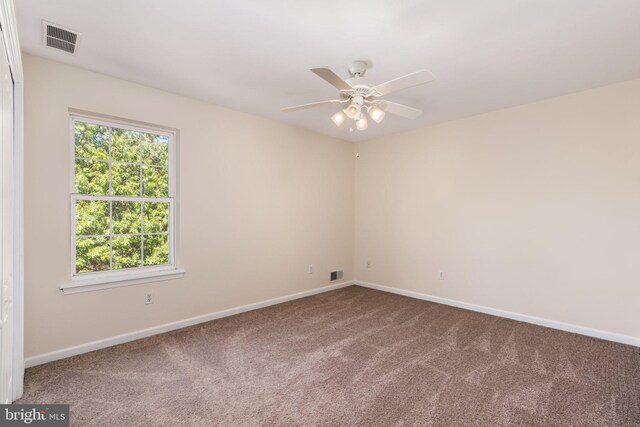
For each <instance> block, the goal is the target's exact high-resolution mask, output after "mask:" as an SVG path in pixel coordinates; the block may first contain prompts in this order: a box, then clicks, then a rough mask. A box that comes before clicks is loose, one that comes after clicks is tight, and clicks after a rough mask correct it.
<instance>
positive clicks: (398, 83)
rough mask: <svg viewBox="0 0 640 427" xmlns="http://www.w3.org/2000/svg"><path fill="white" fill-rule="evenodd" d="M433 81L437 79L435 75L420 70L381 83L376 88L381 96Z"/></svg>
mask: <svg viewBox="0 0 640 427" xmlns="http://www.w3.org/2000/svg"><path fill="white" fill-rule="evenodd" d="M433 80H435V77H434V75H433V74H431V72H430V71H427V70H420V71H416V72H415V73H411V74H407V75H406V76H402V77H398V78H397V79H393V80H389V81H388V82H384V83H381V84H379V85H377V86H376V87H375V88H376V90H377V91H378V92H380V95H388V94H390V93H392V92H396V91H398V90H402V89H407V88H409V87H413V86H418V85H422V84H425V83H429V82H431V81H433Z"/></svg>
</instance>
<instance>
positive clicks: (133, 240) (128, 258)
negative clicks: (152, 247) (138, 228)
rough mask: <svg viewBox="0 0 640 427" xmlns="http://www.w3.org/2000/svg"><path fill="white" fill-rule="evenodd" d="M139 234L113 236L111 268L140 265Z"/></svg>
mask: <svg viewBox="0 0 640 427" xmlns="http://www.w3.org/2000/svg"><path fill="white" fill-rule="evenodd" d="M140 250H141V238H140V236H114V237H113V269H114V270H118V269H121V268H132V267H140V266H141V265H142V262H141V261H140Z"/></svg>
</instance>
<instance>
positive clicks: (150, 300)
mask: <svg viewBox="0 0 640 427" xmlns="http://www.w3.org/2000/svg"><path fill="white" fill-rule="evenodd" d="M144 303H145V304H153V294H152V293H151V292H147V293H146V294H145V296H144Z"/></svg>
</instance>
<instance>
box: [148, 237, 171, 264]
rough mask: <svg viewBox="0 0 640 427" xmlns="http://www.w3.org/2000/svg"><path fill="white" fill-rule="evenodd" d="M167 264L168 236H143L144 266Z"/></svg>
mask: <svg viewBox="0 0 640 427" xmlns="http://www.w3.org/2000/svg"><path fill="white" fill-rule="evenodd" d="M162 264H169V236H168V235H167V234H157V235H153V236H144V265H162Z"/></svg>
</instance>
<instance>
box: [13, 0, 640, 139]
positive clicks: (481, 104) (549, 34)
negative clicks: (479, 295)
mask: <svg viewBox="0 0 640 427" xmlns="http://www.w3.org/2000/svg"><path fill="white" fill-rule="evenodd" d="M16 8H17V14H18V26H19V31H20V37H21V43H22V47H23V49H24V50H25V51H26V52H28V53H31V54H34V55H38V56H43V57H46V58H50V59H53V60H56V61H60V62H64V63H68V64H73V65H77V66H79V67H83V68H87V69H90V70H95V71H99V72H102V73H105V74H109V75H112V76H116V77H120V78H123V79H127V80H131V81H134V82H139V83H142V84H146V85H150V86H153V87H157V88H161V89H165V90H168V91H171V92H176V93H180V94H184V95H188V96H191V97H195V98H199V99H203V100H207V101H210V102H213V103H216V104H219V105H223V106H227V107H231V108H234V109H238V110H242V111H247V112H250V113H255V114H258V115H261V116H264V117H269V118H272V119H274V120H279V121H282V122H286V123H290V124H293V125H296V126H301V127H305V128H308V129H313V130H315V131H318V132H321V133H324V134H327V135H331V136H335V137H339V138H343V139H348V140H354V141H355V140H366V139H370V138H375V137H379V136H382V135H388V134H391V133H395V132H399V131H404V130H408V129H412V128H417V127H421V126H425V125H428V124H432V123H437V122H442V121H446V120H451V119H455V118H459V117H465V116H470V115H474V114H479V113H483V112H487V111H491V110H496V109H500V108H504V107H508V106H513V105H518V104H523V103H527V102H531V101H536V100H539V99H543V98H548V97H553V96H558V95H562V94H565V93H570V92H575V91H580V90H584V89H588V88H593V87H597V86H602V85H606V84H609V83H613V82H618V81H623V80H628V79H632V78H637V77H640V1H639V0H485V1H478V0H430V1H424V0H396V1H392V0H351V1H345V0H322V1H319V0H317V1H311V0H236V1H230V0H182V1H178V2H177V1H175V0H153V1H152V0H148V1H131V0H108V1H105V0H55V1H53V0H18V1H16ZM42 19H46V20H48V21H52V22H54V23H56V24H60V25H62V26H65V27H69V28H71V29H73V30H76V31H79V32H81V33H82V38H81V42H80V47H79V50H78V53H77V55H75V56H71V55H68V54H65V53H63V52H60V51H56V50H52V49H50V48H46V47H44V46H42V43H41V20H42ZM354 59H366V60H369V61H371V62H372V63H373V68H372V69H370V70H369V72H368V74H367V76H368V77H369V78H371V79H373V80H374V81H375V82H378V83H381V82H383V81H386V80H389V79H392V78H395V77H398V76H400V75H404V74H408V73H410V72H412V71H415V70H417V69H421V68H426V69H428V70H430V71H431V72H432V73H433V74H434V75H435V76H436V81H435V82H432V83H429V84H427V85H424V86H421V87H417V88H413V89H407V90H405V91H402V92H398V93H396V94H393V95H390V96H389V97H388V99H389V100H392V101H396V102H401V103H405V104H408V105H411V106H414V107H417V108H421V109H423V110H424V113H423V115H422V116H421V117H419V118H418V119H416V120H407V119H403V118H400V117H393V116H391V115H389V114H388V115H387V117H386V118H385V120H384V121H383V122H382V123H381V124H379V125H376V124H375V123H373V122H371V123H370V125H369V129H368V130H366V131H363V132H358V131H355V130H354V132H352V133H350V132H349V131H348V129H347V127H346V126H345V125H343V126H342V127H341V128H336V127H335V125H334V124H333V123H332V122H331V121H330V120H329V117H330V116H331V114H332V113H333V111H335V110H336V108H335V107H321V108H317V109H314V110H306V111H299V112H292V113H283V112H281V111H280V109H281V108H282V107H286V106H290V105H295V104H301V103H306V102H312V101H319V100H324V99H330V98H335V95H336V90H335V89H334V88H333V87H332V86H330V85H329V84H328V83H326V82H325V81H323V80H321V79H320V78H319V77H317V76H315V75H314V74H312V73H311V72H310V71H309V68H311V67H316V66H329V67H331V68H333V69H334V70H335V71H336V72H337V73H338V74H340V75H342V76H343V77H345V78H346V77H347V63H348V62H349V61H351V60H354Z"/></svg>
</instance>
